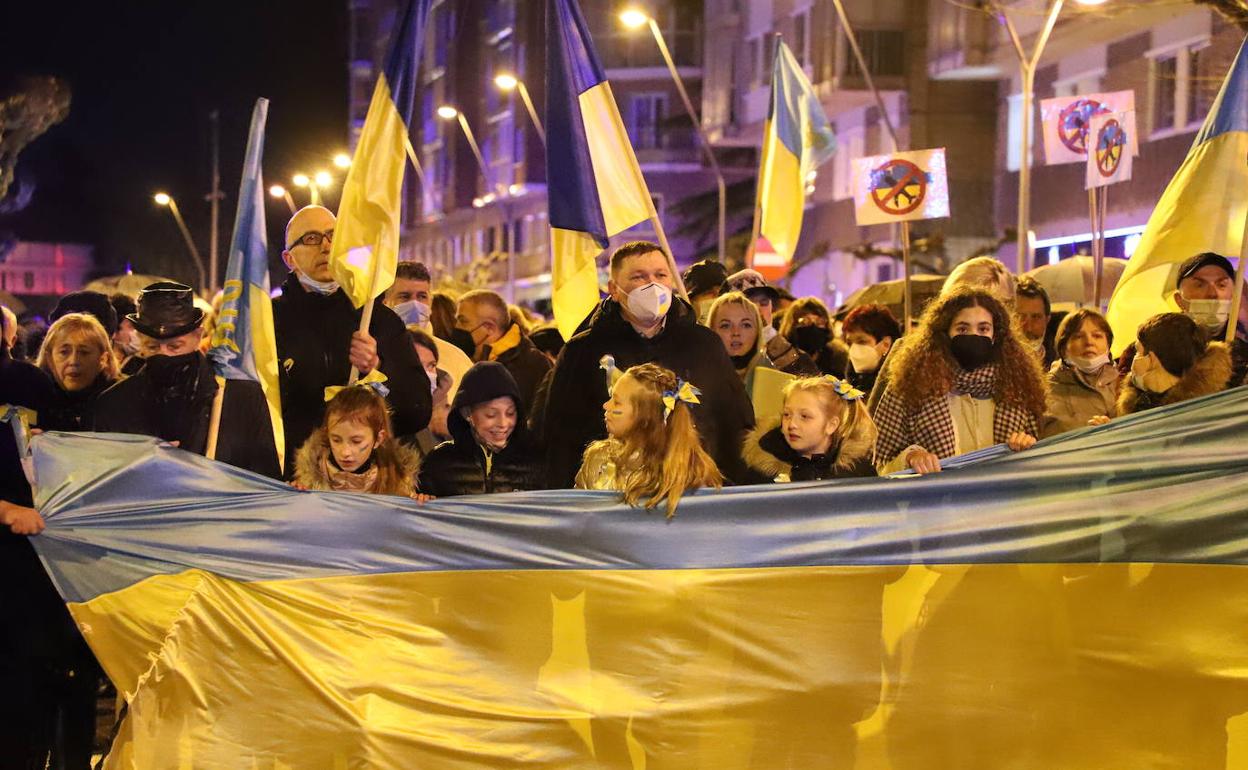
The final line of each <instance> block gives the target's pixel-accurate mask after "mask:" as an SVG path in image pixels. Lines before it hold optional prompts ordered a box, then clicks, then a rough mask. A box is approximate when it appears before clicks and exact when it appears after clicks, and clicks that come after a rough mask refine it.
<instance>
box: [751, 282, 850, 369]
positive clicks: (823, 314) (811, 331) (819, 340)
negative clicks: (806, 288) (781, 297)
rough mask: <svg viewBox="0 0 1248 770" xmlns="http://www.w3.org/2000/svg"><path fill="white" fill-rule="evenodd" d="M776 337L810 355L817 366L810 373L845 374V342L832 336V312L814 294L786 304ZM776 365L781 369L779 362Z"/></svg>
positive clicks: (847, 362)
mask: <svg viewBox="0 0 1248 770" xmlns="http://www.w3.org/2000/svg"><path fill="white" fill-rule="evenodd" d="M780 337H783V338H784V339H785V340H787V341H789V342H790V343H792V344H793V346H794V347H796V348H797V349H798V350H800V351H801V352H803V353H805V354H806V355H808V356H810V358H811V360H812V361H814V363H815V366H816V367H817V368H818V371H816V372H814V373H812V376H813V374H833V375H843V374H844V373H845V367H846V366H847V365H848V364H849V349H848V348H846V347H845V343H843V342H841V341H840V340H835V339H833V338H832V315H831V314H830V313H829V312H828V308H827V306H826V305H824V304H823V302H822V301H821V300H820V299H819V298H818V297H802V298H801V299H799V300H797V301H796V302H794V303H793V304H792V305H790V306H789V309H788V311H786V312H785V315H784V320H783V321H781V322H780V334H779V336H778V337H777V339H779V338H780ZM775 344H776V340H772V341H771V345H769V346H768V351H769V352H770V350H771V348H772V347H773V346H774V345H775ZM772 360H773V361H774V360H776V359H775V358H773V359H772ZM777 366H778V367H779V368H781V369H784V367H782V366H779V364H777ZM784 370H785V371H788V369H784ZM802 374H803V375H804V374H805V372H803V373H802Z"/></svg>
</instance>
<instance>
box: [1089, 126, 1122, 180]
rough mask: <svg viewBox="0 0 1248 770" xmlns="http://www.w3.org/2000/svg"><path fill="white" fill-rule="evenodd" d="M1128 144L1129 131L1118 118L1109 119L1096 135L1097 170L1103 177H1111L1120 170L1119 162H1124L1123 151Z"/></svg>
mask: <svg viewBox="0 0 1248 770" xmlns="http://www.w3.org/2000/svg"><path fill="white" fill-rule="evenodd" d="M1126 145H1127V132H1126V131H1124V130H1123V129H1122V125H1121V124H1120V123H1119V122H1118V121H1116V120H1107V121H1105V125H1103V126H1101V130H1100V132H1098V133H1097V135H1096V170H1097V171H1099V172H1100V174H1101V176H1103V177H1111V176H1113V175H1114V174H1115V173H1117V172H1118V164H1119V163H1121V162H1122V153H1123V152H1124V151H1125V148H1126Z"/></svg>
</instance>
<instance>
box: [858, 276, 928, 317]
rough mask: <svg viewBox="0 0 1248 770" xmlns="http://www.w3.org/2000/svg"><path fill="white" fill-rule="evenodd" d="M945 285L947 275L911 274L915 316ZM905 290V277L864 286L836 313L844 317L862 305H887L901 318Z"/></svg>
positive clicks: (903, 310)
mask: <svg viewBox="0 0 1248 770" xmlns="http://www.w3.org/2000/svg"><path fill="white" fill-rule="evenodd" d="M944 285H945V276H943V275H912V276H910V290H911V291H912V292H914V297H913V299H914V313H915V317H918V314H919V313H920V312H921V311H922V309H923V306H924V305H926V304H927V303H928V302H930V301H931V299H932V298H933V297H935V296H937V295H939V294H940V288H941V287H942V286H944ZM905 290H906V282H905V279H898V280H896V281H884V282H882V283H874V284H871V285H870V286H864V287H863V288H861V289H859V290H858V291H856V292H854V293H853V294H851V295H849V299H847V300H845V304H843V305H841V306H840V307H839V308H837V310H836V315H837V316H840V317H843V316H844V315H845V314H846V313H848V312H849V311H851V310H853V309H854V308H856V307H860V306H862V305H885V306H887V307H888V309H889V310H890V311H892V313H893V315H895V316H897V318H898V319H899V320H900V319H901V317H902V315H903V314H905V312H906V311H905V303H906V297H905Z"/></svg>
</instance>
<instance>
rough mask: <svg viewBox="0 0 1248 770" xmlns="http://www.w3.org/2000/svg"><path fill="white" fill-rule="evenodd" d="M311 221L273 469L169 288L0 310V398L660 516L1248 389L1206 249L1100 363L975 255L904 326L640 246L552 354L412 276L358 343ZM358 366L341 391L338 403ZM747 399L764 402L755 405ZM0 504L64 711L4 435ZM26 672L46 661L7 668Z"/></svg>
mask: <svg viewBox="0 0 1248 770" xmlns="http://www.w3.org/2000/svg"><path fill="white" fill-rule="evenodd" d="M334 225H335V219H334V215H333V213H332V212H330V211H329V210H328V209H325V208H321V207H319V206H310V207H307V208H305V209H302V210H301V211H299V212H298V213H296V214H295V216H294V217H293V218H292V219H291V221H290V223H289V224H288V226H287V229H286V233H285V236H286V237H285V243H284V248H283V251H282V257H283V260H284V261H285V263H286V265H287V267H288V268H289V269H290V273H289V275H288V277H287V278H286V280H285V281H284V283H283V284H282V287H281V293H280V296H279V297H277V298H276V299H275V300H274V305H273V323H274V335H275V340H276V347H277V357H278V364H279V378H280V385H281V417H282V424H283V429H282V430H283V432H282V438H283V439H284V444H285V451H284V453H283V455H282V456H281V457H279V455H278V451H277V448H276V442H275V441H274V438H273V432H272V431H271V430H263V429H261V428H260V426H268V425H271V423H270V417H269V405H268V403H267V401H266V399H265V395H264V393H263V391H262V389H261V387H260V386H259V384H258V383H254V382H247V381H236V380H227V381H222V380H219V379H218V378H217V377H216V376H215V372H214V368H213V364H212V361H211V358H210V357H209V355H208V354H207V351H208V350H209V349H210V347H211V339H212V323H213V310H212V308H211V306H208V307H206V306H205V304H206V303H204V302H203V300H202V299H200V298H197V297H195V296H194V292H193V291H192V289H190V288H189V287H187V286H183V285H180V284H177V283H172V282H158V283H153V284H151V285H149V286H147V287H146V288H145V289H144V290H143V291H142V292H141V293H140V294H139V295H138V297H137V298H130V297H126V296H122V295H116V296H113V297H108V296H105V295H102V294H97V293H93V292H86V291H83V292H74V293H72V294H68V295H66V296H64V297H63V298H61V300H60V302H59V303H58V305H57V307H56V309H55V310H54V311H53V312H52V314H51V316H50V321H51V325H50V327H48V328H47V330H46V333H45V334H44V335H43V336H42V340H41V341H39V340H37V339H36V338H35V336H34V335H27V336H25V337H23V338H22V339H20V340H19V338H18V335H17V331H18V329H17V319H16V317H15V316H14V315H13V314H12V313H10V312H7V311H6V312H4V313H0V323H2V328H0V331H2V332H3V333H2V334H0V404H9V405H13V406H20V407H24V408H26V409H29V410H30V411H31V412H32V413H33V415H34V416H33V425H34V427H35V428H36V429H38V430H56V431H101V432H115V433H137V434H143V435H148V436H153V437H157V438H159V439H162V440H164V441H166V442H169V443H170V444H173V445H175V446H177V447H180V448H181V449H183V450H187V451H190V452H195V453H199V454H204V455H209V456H211V457H213V458H214V459H216V460H219V461H222V462H226V463H229V464H231V465H234V466H237V467H240V468H244V469H247V470H250V471H254V472H256V473H260V474H264V475H267V476H270V477H273V478H284V479H286V480H287V481H289V482H290V483H291V484H292V485H294V486H296V487H298V488H299V489H304V490H324V491H335V490H340V491H350V492H366V493H375V494H384V495H402V496H411V497H416V498H418V499H420V500H428V499H433V498H441V497H448V496H455V495H471V494H491V493H503V492H515V491H525V490H536V489H563V488H573V487H575V488H581V489H596V490H612V491H614V492H616V493H618V494H619V496H620V499H621V500H622V501H624V502H625V503H627V504H629V505H634V506H641V507H645V508H656V509H658V510H660V511H662V512H663V513H665V514H666V515H667V516H668V517H671V516H673V515H674V514H676V512H677V508H678V503H679V500H680V499H681V496H682V495H684V494H686V493H688V492H690V491H692V490H696V489H698V488H707V487H710V488H717V487H720V486H723V485H731V484H758V483H772V482H790V481H814V480H834V479H849V478H856V477H869V476H875V475H877V474H878V475H886V474H889V473H893V472H896V471H903V470H910V471H913V472H916V473H918V474H929V473H934V472H938V471H940V470H941V467H942V464H943V463H945V462H946V461H947V460H949V459H951V458H953V457H956V456H958V455H962V454H965V453H968V452H972V451H976V450H979V449H983V448H986V447H989V446H993V445H995V444H1006V445H1008V446H1009V448H1010V449H1012V450H1014V451H1025V450H1027V449H1028V448H1030V447H1031V446H1032V445H1033V444H1035V443H1036V441H1037V440H1038V439H1040V438H1046V437H1049V436H1053V435H1056V434H1059V433H1063V432H1066V431H1071V430H1075V429H1079V428H1082V427H1085V426H1097V425H1103V424H1105V423H1107V422H1109V421H1110V420H1112V419H1114V418H1116V417H1119V416H1122V415H1126V414H1130V413H1132V412H1136V411H1140V410H1143V409H1148V408H1151V407H1155V406H1160V405H1166V404H1173V403H1177V402H1179V401H1183V400H1187V399H1191V398H1195V397H1198V396H1202V395H1207V394H1210V393H1215V392H1217V391H1220V390H1223V389H1225V388H1228V387H1233V386H1236V385H1239V384H1241V383H1243V382H1244V378H1245V372H1246V370H1248V329H1245V327H1244V326H1243V325H1242V324H1241V325H1240V328H1239V334H1238V335H1237V337H1236V340H1235V342H1234V343H1233V344H1232V345H1230V346H1228V345H1226V344H1224V343H1223V342H1221V341H1220V339H1221V338H1222V337H1223V336H1224V332H1225V329H1226V326H1227V321H1228V313H1229V305H1230V301H1229V300H1230V298H1231V294H1232V286H1233V281H1234V270H1233V268H1232V265H1231V263H1230V262H1229V260H1227V259H1226V258H1225V257H1222V256H1220V255H1217V254H1199V255H1194V256H1192V257H1191V258H1190V259H1188V260H1187V261H1186V262H1185V263H1183V264H1182V265H1181V266H1180V267H1179V269H1178V270H1177V271H1176V280H1175V283H1174V285H1173V287H1172V291H1173V294H1174V299H1175V302H1176V304H1177V305H1178V306H1179V307H1180V308H1181V309H1182V312H1178V313H1165V314H1161V315H1158V316H1155V317H1153V318H1152V319H1150V320H1148V321H1147V322H1146V323H1145V324H1143V325H1142V326H1141V327H1140V329H1139V330H1138V335H1137V342H1136V343H1135V344H1134V345H1133V346H1131V347H1129V348H1128V349H1127V352H1126V353H1125V354H1124V355H1122V356H1121V357H1120V358H1119V359H1118V360H1114V359H1113V358H1112V357H1111V354H1110V351H1111V346H1112V343H1113V331H1112V329H1111V328H1110V326H1109V324H1108V322H1107V321H1106V320H1105V318H1104V316H1102V315H1101V314H1100V313H1099V312H1097V311H1096V310H1093V309H1088V308H1085V309H1081V310H1077V311H1075V312H1072V313H1070V314H1068V315H1065V316H1064V317H1062V318H1056V317H1055V314H1054V311H1053V308H1052V304H1051V302H1050V300H1049V297H1048V295H1047V294H1046V292H1045V290H1044V288H1043V287H1042V286H1040V284H1038V283H1036V282H1035V281H1034V280H1032V279H1030V278H1025V277H1024V278H1021V279H1016V277H1015V276H1014V275H1012V274H1011V273H1010V271H1009V270H1008V269H1006V268H1005V267H1004V265H1002V264H1001V263H1000V262H998V261H996V260H994V259H991V258H987V257H979V258H975V259H972V260H970V261H968V262H964V263H962V264H961V265H959V266H958V267H957V268H956V269H955V270H954V272H953V274H952V275H950V277H949V278H948V279H947V281H946V283H945V286H944V289H943V290H942V293H941V295H940V296H939V297H938V298H936V299H935V300H933V301H932V302H931V303H930V304H929V305H928V306H927V307H926V308H925V309H924V311H923V313H922V315H921V317H920V318H919V319H918V320H917V324H916V325H915V326H914V327H913V328H912V329H903V328H902V324H901V323H900V322H899V320H898V319H897V318H896V317H895V316H894V315H893V313H892V312H891V311H890V310H889V309H888V308H887V307H886V306H883V305H864V306H859V307H856V308H853V309H852V310H850V311H849V312H848V313H847V314H844V315H843V316H842V317H839V318H838V317H837V316H836V315H834V314H833V313H832V312H831V311H829V309H828V307H826V306H825V305H824V304H823V302H822V301H821V300H819V299H818V298H815V297H800V298H795V297H793V296H791V295H789V294H788V293H787V292H786V291H785V290H783V289H782V288H780V287H778V286H772V285H770V284H769V283H768V282H767V280H765V279H764V277H763V276H762V275H761V274H759V273H758V272H756V271H754V270H742V271H740V272H738V273H735V274H732V275H729V274H728V272H727V270H726V269H725V268H724V267H723V266H722V265H720V264H719V263H716V262H710V261H704V262H699V263H697V264H695V265H693V266H692V267H691V268H689V269H688V270H687V271H686V272H685V273H684V274H683V275H682V276H681V277H682V279H683V284H684V286H685V287H686V290H687V294H688V297H689V300H688V301H686V300H685V299H684V298H683V297H682V296H680V294H679V292H678V287H679V285H680V284H679V283H678V280H677V276H676V275H675V274H674V273H673V270H672V261H671V260H670V259H669V258H668V255H666V254H664V253H663V252H662V250H661V249H660V247H659V246H657V245H655V244H652V243H648V242H635V243H630V244H627V245H624V246H621V247H620V248H618V249H616V250H615V251H614V253H613V254H612V255H611V259H610V267H609V276H610V278H609V281H608V283H607V287H606V289H607V290H606V296H605V298H604V299H602V301H601V302H600V304H599V305H598V307H597V308H596V309H595V310H594V311H593V312H592V313H591V314H590V315H589V317H587V318H586V319H585V320H584V321H583V322H582V324H581V325H580V328H579V330H578V331H577V333H576V334H575V335H574V336H572V338H571V339H569V340H568V341H567V342H566V344H565V343H564V342H563V340H562V338H561V337H560V336H559V334H558V332H557V331H556V330H555V329H554V327H553V325H552V324H550V323H548V322H545V321H543V319H540V318H536V317H534V316H533V314H531V313H529V312H527V311H525V310H523V309H521V308H518V307H516V306H514V305H509V304H508V303H507V302H506V301H505V300H504V298H503V297H502V296H500V295H499V294H497V293H496V292H493V291H490V290H486V289H475V290H472V291H468V292H466V293H463V294H461V295H455V294H454V293H452V292H449V291H446V290H439V291H434V287H433V282H432V278H431V276H430V274H429V272H428V270H427V269H426V268H425V267H424V266H423V265H420V264H419V263H414V262H404V263H401V264H400V265H399V269H398V271H397V275H396V279H395V282H394V284H393V286H391V287H390V288H389V290H388V291H386V292H385V293H384V294H383V295H382V296H381V297H379V298H378V299H377V300H376V304H375V307H374V310H373V314H372V320H371V324H370V327H369V330H368V332H367V333H366V332H362V331H359V326H360V324H359V322H360V317H361V315H360V314H361V310H360V309H357V308H354V307H353V305H352V303H351V301H350V299H349V298H348V297H347V296H346V295H345V293H343V292H342V291H341V290H340V289H339V287H338V285H337V284H336V283H335V282H334V280H333V274H332V270H331V267H330V262H329V257H330V251H331V246H332V241H333V231H334ZM218 308H219V305H218ZM353 368H354V369H355V370H356V371H358V372H359V374H360V379H359V383H358V384H357V385H354V386H350V387H344V385H345V383H346V382H347V381H348V377H349V373H350V371H351V370H352V369H353ZM762 370H772V371H770V372H767V373H766V376H764V375H763V374H760V372H761V371H762ZM775 378H780V379H775ZM220 388H223V389H224V391H223V393H222V394H221V395H220V397H219V398H218V392H217V391H218V389H220ZM767 388H772V389H773V390H774V391H775V392H774V397H775V402H776V406H775V409H774V410H773V412H774V413H767V414H760V413H759V407H760V406H761V401H760V399H761V398H762V397H763V396H762V395H760V394H761V393H762V391H764V390H766V389H767ZM214 403H219V409H220V420H219V425H214V424H213V423H214V420H213V416H212V415H213V411H214ZM756 415H757V419H756ZM0 485H2V487H0V523H3V524H4V525H5V526H4V527H2V528H0V530H3V531H4V534H3V535H2V536H0V539H2V542H3V547H4V553H3V554H2V555H0V564H3V565H4V566H3V569H4V570H5V572H6V573H7V574H6V576H5V578H4V582H6V583H9V584H10V585H14V584H16V583H11V582H9V580H10V579H20V580H23V581H25V582H24V583H22V584H23V585H31V581H32V579H33V580H34V582H35V583H38V584H39V585H38V587H37V590H36V589H33V588H32V589H31V590H30V591H26V592H24V595H21V596H14V595H11V592H6V593H5V600H4V601H5V602H6V603H7V604H13V603H15V602H16V603H20V604H21V606H12V607H9V606H6V607H4V608H0V611H3V612H4V613H5V614H6V616H9V617H13V616H17V615H16V614H17V613H25V615H24V616H26V617H32V618H39V619H40V620H39V621H38V623H37V625H38V626H39V627H40V628H44V629H48V638H46V639H45V638H40V639H35V640H33V641H32V640H31V639H30V638H28V636H29V635H27V636H23V637H22V638H20V639H19V638H17V637H14V638H13V639H9V640H7V641H6V644H7V646H8V649H10V650H14V649H16V650H18V653H17V654H16V655H15V656H13V657H10V658H9V659H7V660H3V661H0V666H4V667H5V668H6V669H7V670H6V671H5V673H4V677H5V680H6V682H18V684H17V685H14V686H15V687H16V689H15V690H13V691H14V692H19V693H26V694H28V695H29V696H30V699H31V700H30V702H31V703H33V704H35V705H33V706H32V707H31V709H30V713H31V714H38V713H39V712H40V709H41V708H48V707H50V706H49V705H48V704H49V703H50V701H49V700H48V699H49V698H52V699H53V700H56V699H57V698H59V699H60V700H56V703H59V704H60V705H59V706H57V707H58V708H60V709H61V712H62V720H64V718H65V714H67V713H70V712H71V711H72V710H73V709H75V708H76V709H79V712H81V709H83V708H85V706H83V705H82V702H83V699H84V698H86V697H87V695H86V691H85V690H83V688H82V687H79V688H78V690H74V688H73V687H70V686H68V685H66V684H65V682H66V681H67V680H66V679H65V676H66V672H70V673H71V674H72V672H73V670H74V669H75V668H78V669H87V668H90V667H91V665H92V663H91V657H90V653H89V651H87V650H86V648H85V647H84V646H82V645H81V639H80V637H78V636H77V634H76V633H74V632H73V630H72V625H71V624H70V623H69V620H68V616H67V615H66V614H65V613H64V607H63V605H61V604H60V603H59V601H58V600H57V599H56V594H55V592H54V591H53V590H52V587H51V585H50V584H49V583H48V582H47V580H46V575H43V570H42V569H41V568H40V567H39V565H38V563H37V561H36V560H35V558H34V555H33V551H32V550H31V549H30V547H29V544H28V543H27V542H26V541H25V538H24V537H22V536H27V535H37V534H38V533H39V532H40V531H41V530H42V528H43V526H44V522H43V521H42V519H41V518H40V517H39V515H38V513H37V512H36V511H35V510H34V508H33V507H32V505H33V503H32V494H31V489H30V487H29V486H28V484H27V481H26V478H25V476H24V474H23V472H22V469H21V466H20V464H19V461H18V455H17V445H16V443H15V440H14V437H13V435H12V433H11V431H9V430H8V429H7V427H6V429H5V430H2V431H0ZM32 576H35V577H34V578H32ZM58 607H59V610H58ZM58 624H59V625H58ZM58 628H59V629H60V630H59V631H58V630H57V629H58ZM75 640H76V641H75ZM31 660H35V661H41V662H42V663H43V664H46V665H42V664H41V665H36V666H25V665H24V664H21V665H19V664H17V663H15V661H31ZM23 666H24V667H23ZM41 666H42V667H41ZM88 678H89V677H85V676H84V677H80V680H79V681H81V680H82V679H88ZM50 682H51V683H52V685H49V683H50ZM49 692H52V693H60V695H48V694H47V693H49ZM40 693H43V694H40ZM65 693H70V694H69V695H66V694H65ZM75 693H76V695H75ZM75 697H77V698H78V700H75V699H74V698H75ZM71 701H72V703H71ZM66 704H70V705H66ZM79 712H74V713H79ZM30 719H34V720H35V721H38V719H37V717H33V716H32V717H30ZM28 721H29V720H28ZM63 724H64V723H63ZM75 724H77V726H78V727H79V728H81V727H82V720H79V722H77V723H75ZM65 729H66V728H64V726H62V728H61V738H60V740H61V742H62V743H61V745H63V746H66V747H69V748H67V749H65V751H68V752H69V753H70V754H71V755H73V756H72V757H71V758H70V759H68V760H66V765H65V766H67V767H68V766H81V765H80V764H74V763H75V762H78V761H79V755H80V754H81V751H82V750H83V746H84V745H89V738H86V737H83V735H81V734H76V735H77V737H75V736H74V735H68V734H66V733H65ZM28 740H29V741H30V742H32V745H34V744H37V743H39V741H44V740H47V736H43V737H40V735H39V734H38V732H37V731H34V732H31V733H30V735H29V736H28Z"/></svg>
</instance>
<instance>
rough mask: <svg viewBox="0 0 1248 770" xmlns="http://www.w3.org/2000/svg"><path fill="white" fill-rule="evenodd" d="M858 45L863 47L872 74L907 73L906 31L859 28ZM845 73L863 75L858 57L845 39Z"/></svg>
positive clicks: (883, 75) (881, 75) (855, 75)
mask: <svg viewBox="0 0 1248 770" xmlns="http://www.w3.org/2000/svg"><path fill="white" fill-rule="evenodd" d="M857 34H858V45H859V47H861V48H862V58H863V59H864V60H866V62H867V68H868V69H869V70H871V74H872V75H876V76H879V77H901V76H902V75H904V74H905V51H906V33H905V32H904V31H903V30H900V29H863V30H857ZM845 49H846V56H845V74H846V75H848V76H850V77H861V75H862V72H861V71H860V70H859V67H858V58H857V57H856V56H854V54H853V51H852V50H850V46H849V41H848V40H846V41H845Z"/></svg>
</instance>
